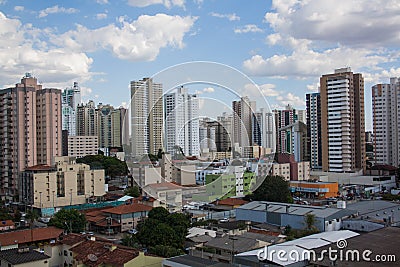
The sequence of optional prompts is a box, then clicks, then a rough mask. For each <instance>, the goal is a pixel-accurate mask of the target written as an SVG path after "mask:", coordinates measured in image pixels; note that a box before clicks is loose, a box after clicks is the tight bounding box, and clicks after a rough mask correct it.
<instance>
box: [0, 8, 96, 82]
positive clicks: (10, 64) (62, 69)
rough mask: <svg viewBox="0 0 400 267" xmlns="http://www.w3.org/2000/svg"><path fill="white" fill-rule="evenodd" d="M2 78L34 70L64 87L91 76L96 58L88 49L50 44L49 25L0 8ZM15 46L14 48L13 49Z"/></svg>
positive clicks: (11, 79)
mask: <svg viewBox="0 0 400 267" xmlns="http://www.w3.org/2000/svg"><path fill="white" fill-rule="evenodd" d="M0 29H3V30H2V31H1V32H0V68H1V69H2V71H1V72H0V80H1V81H3V83H7V84H13V83H15V82H16V81H18V80H19V79H20V78H21V76H22V74H23V73H25V72H26V71H32V72H33V73H34V75H35V76H36V77H37V78H38V79H39V80H40V81H42V82H44V83H45V86H52V87H58V88H63V87H65V83H67V84H69V83H72V82H73V81H77V80H79V81H80V82H84V81H87V80H88V79H90V77H91V75H92V73H91V72H90V67H91V65H92V63H93V60H92V59H91V58H89V57H88V56H87V55H86V54H85V53H82V52H72V51H65V50H63V49H61V48H57V47H52V48H48V47H47V43H46V42H45V41H44V40H40V38H38V37H42V38H43V36H45V35H46V34H47V33H48V30H47V29H44V30H39V29H36V28H33V27H32V25H30V24H22V23H21V21H19V20H18V19H10V18H7V17H6V16H5V15H4V14H3V13H1V12H0ZM10 47H12V49H10Z"/></svg>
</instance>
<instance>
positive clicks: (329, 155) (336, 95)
mask: <svg viewBox="0 0 400 267" xmlns="http://www.w3.org/2000/svg"><path fill="white" fill-rule="evenodd" d="M320 90H321V144H322V170H323V171H331V172H353V171H359V170H365V118H364V78H363V77H362V75H361V74H359V73H357V74H354V73H353V72H352V71H351V69H350V68H342V69H336V70H335V72H334V73H332V74H325V75H322V77H321V78H320Z"/></svg>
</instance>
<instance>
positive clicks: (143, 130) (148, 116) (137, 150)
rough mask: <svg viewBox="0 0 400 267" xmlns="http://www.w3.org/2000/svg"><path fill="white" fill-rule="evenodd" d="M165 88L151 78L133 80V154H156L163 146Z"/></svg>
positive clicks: (135, 155)
mask: <svg viewBox="0 0 400 267" xmlns="http://www.w3.org/2000/svg"><path fill="white" fill-rule="evenodd" d="M162 95H163V88H162V84H161V83H154V82H153V79H151V78H143V79H142V80H140V81H132V82H131V134H132V142H131V144H132V156H134V157H140V156H143V155H145V154H149V153H150V154H155V155H157V152H158V150H159V149H161V148H162V129H163V102H162Z"/></svg>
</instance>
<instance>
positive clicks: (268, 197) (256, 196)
mask: <svg viewBox="0 0 400 267" xmlns="http://www.w3.org/2000/svg"><path fill="white" fill-rule="evenodd" d="M247 198H248V199H251V200H263V201H272V202H283V203H291V202H293V200H292V197H291V195H290V190H289V182H288V181H286V180H285V179H284V178H283V177H281V176H278V175H275V176H267V177H266V178H265V179H264V181H263V182H262V184H261V185H260V186H259V187H258V188H257V189H256V190H255V191H254V192H253V194H251V195H249V196H247Z"/></svg>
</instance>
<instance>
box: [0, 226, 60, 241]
mask: <svg viewBox="0 0 400 267" xmlns="http://www.w3.org/2000/svg"><path fill="white" fill-rule="evenodd" d="M62 233H63V230H62V229H58V228H56V227H52V226H50V227H43V228H34V229H27V230H20V231H12V232H7V233H2V234H0V244H1V245H2V246H9V245H13V244H24V243H30V242H36V241H42V240H49V239H57V238H58V237H59V236H60V235H61V234H62Z"/></svg>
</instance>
